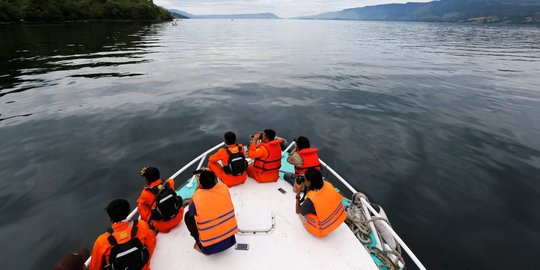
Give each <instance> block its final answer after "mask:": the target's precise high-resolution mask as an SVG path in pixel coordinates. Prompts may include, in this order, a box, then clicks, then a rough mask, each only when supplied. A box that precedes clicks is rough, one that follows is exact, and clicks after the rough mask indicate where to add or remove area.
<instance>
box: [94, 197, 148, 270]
mask: <svg viewBox="0 0 540 270" xmlns="http://www.w3.org/2000/svg"><path fill="white" fill-rule="evenodd" d="M130 210H131V209H130V206H129V202H128V201H126V200H123V199H116V200H114V201H112V202H111V203H109V205H108V206H107V214H108V216H109V219H110V220H111V223H112V227H111V228H109V229H108V230H107V232H106V233H103V234H102V235H100V236H99V237H98V238H97V239H96V242H95V243H94V247H93V249H92V258H91V260H90V270H105V269H143V270H150V259H151V258H152V254H153V253H154V248H155V246H156V234H155V233H154V231H153V230H151V229H150V228H149V227H148V224H147V223H146V222H145V221H144V220H127V217H128V215H129V212H130Z"/></svg>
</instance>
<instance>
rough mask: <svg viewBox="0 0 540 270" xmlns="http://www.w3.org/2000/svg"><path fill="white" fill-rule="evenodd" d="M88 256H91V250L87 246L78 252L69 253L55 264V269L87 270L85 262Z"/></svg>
mask: <svg viewBox="0 0 540 270" xmlns="http://www.w3.org/2000/svg"><path fill="white" fill-rule="evenodd" d="M88 256H90V251H88V249H87V248H83V249H81V250H80V251H79V252H77V253H69V254H67V255H65V256H64V257H62V258H60V260H58V261H57V262H56V263H55V264H54V270H86V266H85V265H84V263H85V262H86V260H87V259H88Z"/></svg>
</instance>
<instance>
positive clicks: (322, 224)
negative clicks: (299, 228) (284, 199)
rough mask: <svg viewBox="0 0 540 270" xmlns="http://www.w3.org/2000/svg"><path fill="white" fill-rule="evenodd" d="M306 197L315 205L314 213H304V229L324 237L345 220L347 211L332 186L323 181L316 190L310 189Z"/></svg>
mask: <svg viewBox="0 0 540 270" xmlns="http://www.w3.org/2000/svg"><path fill="white" fill-rule="evenodd" d="M307 198H308V199H310V200H311V202H312V203H313V206H315V212H316V213H317V214H316V215H315V214H308V215H306V229H307V230H308V232H310V233H311V234H313V235H315V236H317V237H325V236H327V235H328V234H330V233H331V232H332V231H334V230H335V229H336V228H337V227H339V225H341V223H343V222H344V221H345V218H346V217H347V213H346V212H345V206H344V205H343V202H342V198H343V197H342V196H341V194H339V193H338V192H337V191H336V189H335V188H334V186H333V185H332V184H330V183H329V182H326V181H324V184H323V187H322V188H321V189H319V190H318V191H313V190H310V191H308V193H307Z"/></svg>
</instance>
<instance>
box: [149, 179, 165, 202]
mask: <svg viewBox="0 0 540 270" xmlns="http://www.w3.org/2000/svg"><path fill="white" fill-rule="evenodd" d="M160 185H161V186H162V188H161V189H160V188H159V186H160ZM168 187H169V182H167V181H163V180H161V183H160V184H159V185H157V186H155V187H152V189H153V190H154V191H151V192H152V193H153V194H154V195H156V196H155V197H154V200H153V201H152V203H151V204H150V207H152V206H153V205H154V204H155V203H156V200H157V197H158V196H159V194H160V193H161V192H162V191H163V190H165V188H168ZM156 206H157V204H156Z"/></svg>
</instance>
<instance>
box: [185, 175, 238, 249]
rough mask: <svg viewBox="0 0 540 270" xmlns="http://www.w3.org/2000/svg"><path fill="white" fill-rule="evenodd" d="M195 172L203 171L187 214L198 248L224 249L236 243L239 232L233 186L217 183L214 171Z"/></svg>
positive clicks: (187, 220) (189, 228) (187, 223)
mask: <svg viewBox="0 0 540 270" xmlns="http://www.w3.org/2000/svg"><path fill="white" fill-rule="evenodd" d="M194 174H199V181H198V186H197V190H195V193H193V197H192V198H191V203H190V205H189V210H188V211H187V212H186V216H185V222H186V226H187V228H188V230H189V232H190V234H191V236H193V238H194V239H195V245H194V248H195V249H196V250H198V251H200V252H202V253H203V254H206V255H210V254H214V253H218V252H221V251H224V250H226V249H228V248H230V247H232V246H234V244H236V238H235V237H234V235H235V234H236V233H237V232H238V225H237V223H236V216H235V214H234V205H233V203H232V200H231V194H230V193H229V188H227V186H226V185H225V184H222V183H219V182H217V179H216V175H215V174H214V173H213V172H212V171H210V170H207V169H203V170H199V171H195V172H194Z"/></svg>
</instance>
